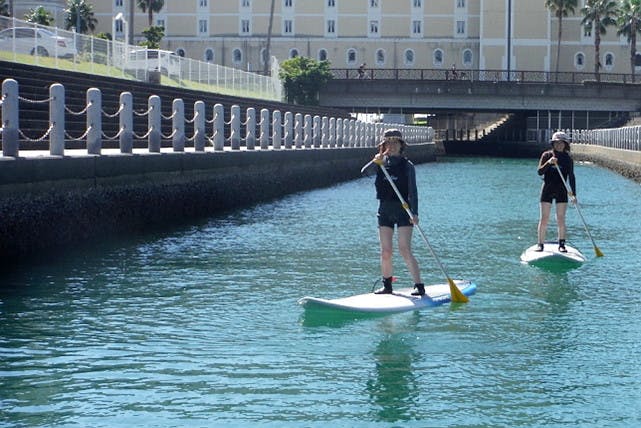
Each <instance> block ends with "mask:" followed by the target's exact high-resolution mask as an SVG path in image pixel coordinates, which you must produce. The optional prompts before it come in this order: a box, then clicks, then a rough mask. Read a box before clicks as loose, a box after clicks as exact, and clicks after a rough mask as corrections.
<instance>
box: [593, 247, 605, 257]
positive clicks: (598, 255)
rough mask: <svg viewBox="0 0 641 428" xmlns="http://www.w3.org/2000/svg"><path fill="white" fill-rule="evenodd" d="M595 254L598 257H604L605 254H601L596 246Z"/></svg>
mask: <svg viewBox="0 0 641 428" xmlns="http://www.w3.org/2000/svg"><path fill="white" fill-rule="evenodd" d="M594 253H595V254H596V256H597V257H603V253H602V252H601V250H599V247H597V246H596V245H595V246H594Z"/></svg>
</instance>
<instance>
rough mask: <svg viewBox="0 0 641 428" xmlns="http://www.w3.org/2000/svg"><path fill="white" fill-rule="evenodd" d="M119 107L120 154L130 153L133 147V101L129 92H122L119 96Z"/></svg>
mask: <svg viewBox="0 0 641 428" xmlns="http://www.w3.org/2000/svg"><path fill="white" fill-rule="evenodd" d="M120 105H121V106H122V111H121V112H120V116H119V118H118V120H119V122H120V138H119V146H120V153H132V152H133V147H134V120H133V111H134V100H133V96H132V95H131V92H122V93H121V94H120Z"/></svg>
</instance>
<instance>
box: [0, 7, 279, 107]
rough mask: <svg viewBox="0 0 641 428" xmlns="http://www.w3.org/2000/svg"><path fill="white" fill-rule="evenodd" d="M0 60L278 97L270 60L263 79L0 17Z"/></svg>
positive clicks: (275, 72) (249, 95) (248, 95)
mask: <svg viewBox="0 0 641 428" xmlns="http://www.w3.org/2000/svg"><path fill="white" fill-rule="evenodd" d="M0 59H3V60H6V61H12V62H20V63H26V64H34V65H38V66H41V67H50V68H56V69H61V70H72V71H79V72H85V73H90V74H96V75H103V76H111V77H118V78H123V79H131V80H141V81H147V82H151V83H160V84H163V85H168V86H177V87H183V88H189V89H195V90H201V91H208V92H215V93H220V94H228V95H235V96H242V97H246V98H255V99H264V100H270V101H281V100H282V96H283V89H282V83H281V82H280V80H279V78H278V62H277V61H276V60H275V59H273V60H272V72H271V76H264V75H259V74H256V73H249V72H246V71H242V70H238V69H235V68H230V67H223V66H220V65H217V64H211V63H207V62H203V61H196V60H193V59H189V58H184V57H181V56H178V55H176V54H174V53H173V52H170V51H165V50H159V49H146V48H145V47H142V46H134V45H129V44H125V43H123V42H119V41H110V40H105V39H100V38H97V37H93V36H87V35H83V34H78V33H75V32H72V31H65V30H62V29H59V28H55V27H45V26H41V25H36V24H33V23H30V22H26V21H22V20H19V19H15V18H7V17H0Z"/></svg>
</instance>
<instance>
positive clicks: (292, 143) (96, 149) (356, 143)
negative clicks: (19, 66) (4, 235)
mask: <svg viewBox="0 0 641 428" xmlns="http://www.w3.org/2000/svg"><path fill="white" fill-rule="evenodd" d="M20 103H48V104H49V127H48V129H47V130H46V131H45V132H44V134H43V135H41V136H37V137H28V136H26V135H25V134H24V133H23V131H22V130H21V129H20V120H21V118H20ZM0 107H1V108H2V128H1V129H0V133H1V134H2V155H3V156H10V157H17V156H18V155H19V151H20V144H21V143H22V144H27V145H28V144H29V143H30V142H33V141H38V142H39V141H44V140H46V139H47V138H48V139H49V154H50V155H53V156H64V155H65V154H66V152H65V150H66V147H65V144H66V142H67V141H69V140H73V141H85V142H86V150H87V153H88V154H92V155H101V154H102V152H101V150H102V146H103V140H112V141H118V146H119V148H120V153H132V151H133V140H134V139H136V140H145V139H146V140H147V150H148V152H151V153H153V152H156V153H157V152H160V151H161V147H162V142H163V141H168V140H169V141H171V148H172V150H173V151H174V152H183V151H185V148H186V147H192V148H193V150H194V151H196V152H204V151H206V147H211V148H213V151H223V150H241V149H244V150H255V149H256V148H260V149H264V150H268V149H272V150H278V149H283V148H284V149H298V148H340V147H375V146H376V144H377V143H378V141H379V140H380V138H381V135H382V134H383V132H384V130H385V129H387V128H390V127H396V128H399V129H400V130H401V132H402V133H403V136H404V139H405V140H406V141H407V142H408V143H410V144H412V143H424V142H430V141H432V139H433V136H434V133H433V130H432V128H431V127H426V126H411V125H403V124H388V123H385V124H384V123H371V122H363V121H359V120H356V119H343V118H333V117H326V116H323V117H321V116H312V115H310V114H305V115H303V114H301V113H293V112H285V113H284V114H283V113H282V112H281V111H279V110H273V111H271V112H270V111H269V110H268V109H260V112H259V116H258V118H257V115H256V109H255V108H253V107H250V108H248V109H247V111H246V114H245V120H244V121H243V120H241V112H240V107H239V106H237V105H233V106H231V108H230V110H229V111H230V112H231V114H230V116H231V117H230V118H229V120H227V119H226V118H225V113H224V112H225V109H224V106H223V105H222V104H215V105H214V106H213V115H212V117H211V119H209V118H208V117H207V114H206V111H207V106H206V105H205V103H204V102H203V101H196V102H195V103H194V110H193V111H194V114H193V116H192V117H190V118H187V117H185V108H184V102H183V100H182V99H179V98H177V99H174V100H173V102H172V113H171V114H170V115H168V116H165V115H163V114H162V111H161V98H160V97H159V96H158V95H151V96H150V97H149V98H148V104H147V110H146V111H144V112H136V111H134V109H133V96H132V94H131V93H129V92H123V93H121V95H120V99H119V108H118V110H117V111H116V112H113V113H112V112H105V111H104V110H103V108H102V93H101V91H100V89H98V88H90V89H88V90H87V104H86V105H85V107H84V108H83V109H82V110H80V111H72V110H71V109H70V108H69V107H68V106H67V105H66V104H65V88H64V86H63V85H61V84H59V83H55V84H53V85H51V86H50V88H49V97H48V98H46V99H42V100H30V99H26V98H24V97H21V96H20V95H19V87H18V82H17V81H16V80H14V79H6V80H4V81H3V83H2V99H1V100H0ZM65 112H67V113H69V114H71V115H73V116H85V117H86V129H85V131H84V132H83V133H82V134H81V135H79V136H72V135H70V134H69V132H68V131H67V130H66V129H65ZM134 115H136V116H146V117H147V131H146V132H145V133H143V134H136V133H135V132H134V128H133V117H134ZM23 119H27V118H23ZM105 120H107V121H109V120H112V121H114V122H115V121H117V123H118V132H117V133H116V134H115V135H111V136H109V135H107V134H106V133H105V132H104V131H103V122H104V121H105ZM163 121H171V132H170V133H169V134H163V132H162V122H163ZM207 127H209V128H210V130H211V133H209V134H208V133H207V131H206V128H207ZM186 128H190V130H186ZM188 134H190V135H188Z"/></svg>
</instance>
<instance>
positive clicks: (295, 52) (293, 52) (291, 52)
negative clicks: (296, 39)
mask: <svg viewBox="0 0 641 428" xmlns="http://www.w3.org/2000/svg"><path fill="white" fill-rule="evenodd" d="M297 56H298V49H296V48H292V49H290V50H289V57H290V58H296V57H297Z"/></svg>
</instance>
